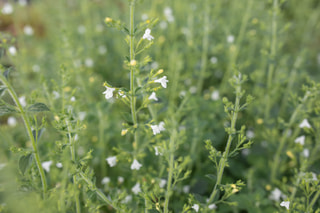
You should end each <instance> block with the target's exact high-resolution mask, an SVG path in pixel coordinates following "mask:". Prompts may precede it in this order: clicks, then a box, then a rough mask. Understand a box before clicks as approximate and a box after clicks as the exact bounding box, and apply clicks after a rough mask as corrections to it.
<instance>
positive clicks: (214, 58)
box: [210, 57, 218, 64]
mask: <svg viewBox="0 0 320 213" xmlns="http://www.w3.org/2000/svg"><path fill="white" fill-rule="evenodd" d="M210 62H211V64H216V63H217V62H218V59H217V57H211V58H210Z"/></svg>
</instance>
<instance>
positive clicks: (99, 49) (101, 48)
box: [98, 45, 107, 55]
mask: <svg viewBox="0 0 320 213" xmlns="http://www.w3.org/2000/svg"><path fill="white" fill-rule="evenodd" d="M98 52H99V54H100V55H104V54H106V52H107V48H106V47H105V46H103V45H100V46H99V47H98Z"/></svg>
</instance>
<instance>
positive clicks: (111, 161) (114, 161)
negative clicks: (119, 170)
mask: <svg viewBox="0 0 320 213" xmlns="http://www.w3.org/2000/svg"><path fill="white" fill-rule="evenodd" d="M106 161H107V162H108V164H109V166H110V167H114V166H115V165H116V164H117V156H111V157H108V158H106Z"/></svg>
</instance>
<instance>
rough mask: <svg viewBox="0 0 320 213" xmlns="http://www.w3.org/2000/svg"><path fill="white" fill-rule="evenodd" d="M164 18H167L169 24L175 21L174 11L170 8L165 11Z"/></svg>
mask: <svg viewBox="0 0 320 213" xmlns="http://www.w3.org/2000/svg"><path fill="white" fill-rule="evenodd" d="M163 13H164V16H165V17H166V19H167V21H168V22H173V21H174V16H173V15H172V9H171V8H170V7H166V8H165V9H164V11H163Z"/></svg>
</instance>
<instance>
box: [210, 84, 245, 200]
mask: <svg viewBox="0 0 320 213" xmlns="http://www.w3.org/2000/svg"><path fill="white" fill-rule="evenodd" d="M240 99H241V85H238V86H237V88H236V101H235V106H234V109H233V115H232V119H231V133H230V134H229V136H228V141H227V145H226V148H225V151H224V153H223V156H222V158H221V159H220V162H219V168H218V170H217V172H218V175H217V181H216V184H215V185H214V188H213V191H212V193H211V196H210V198H209V201H208V203H212V202H213V201H214V199H215V197H216V195H217V193H218V191H219V188H218V187H219V185H220V184H221V181H222V176H223V172H224V168H225V166H226V163H227V160H228V155H229V151H230V146H231V142H232V140H233V138H234V132H235V131H236V130H235V126H236V122H237V118H238V112H239V109H240Z"/></svg>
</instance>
